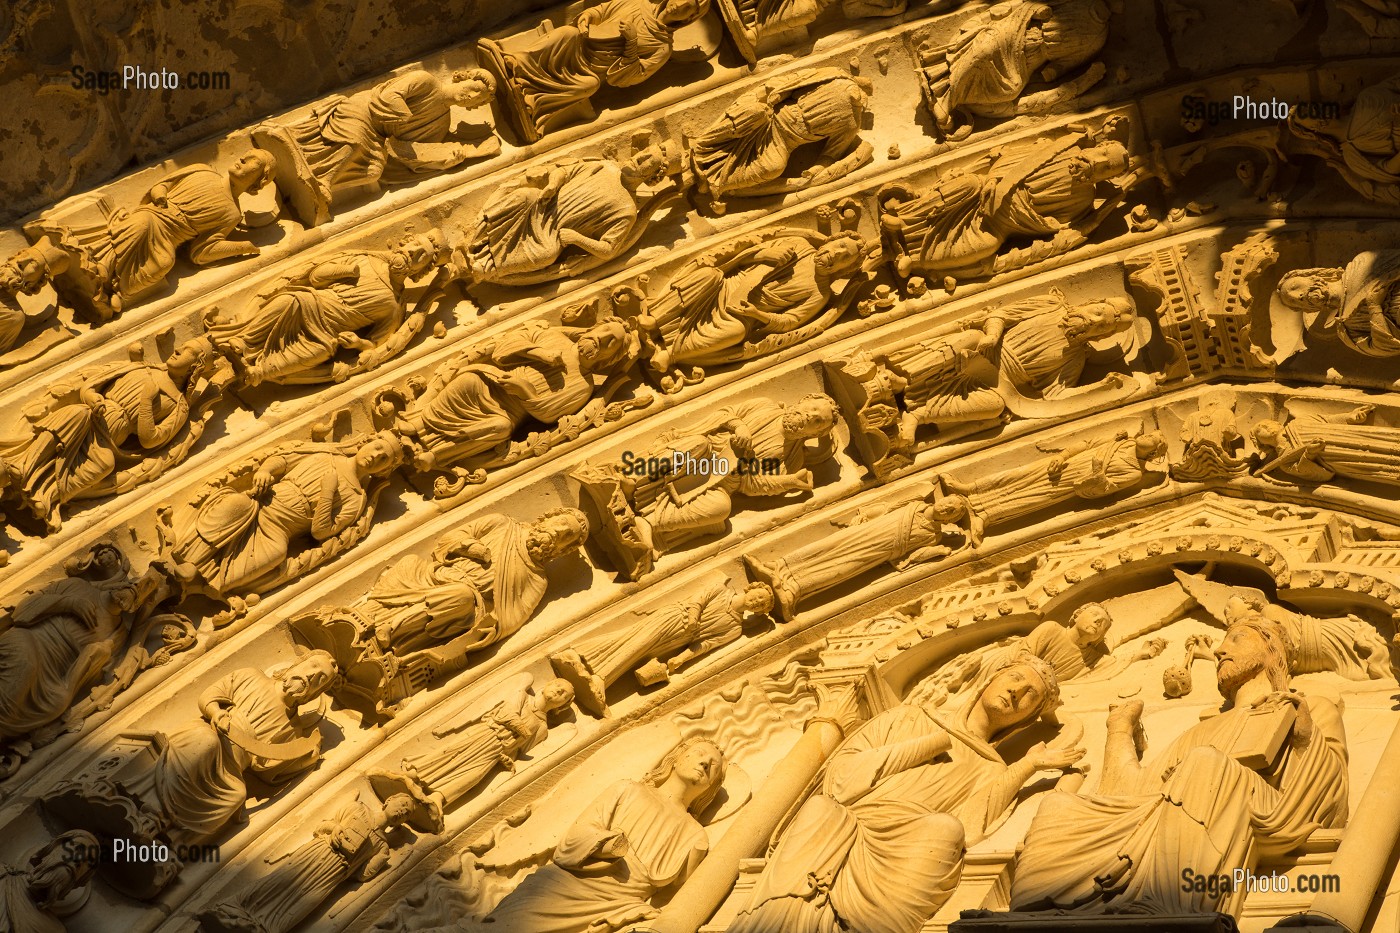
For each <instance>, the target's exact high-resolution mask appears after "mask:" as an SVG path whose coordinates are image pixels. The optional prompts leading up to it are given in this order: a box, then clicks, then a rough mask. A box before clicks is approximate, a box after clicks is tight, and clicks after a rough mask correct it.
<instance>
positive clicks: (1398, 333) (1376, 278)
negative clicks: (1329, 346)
mask: <svg viewBox="0 0 1400 933" xmlns="http://www.w3.org/2000/svg"><path fill="white" fill-rule="evenodd" d="M1278 297H1279V300H1281V301H1282V302H1283V303H1284V304H1285V305H1287V306H1288V307H1290V308H1293V309H1294V310H1297V311H1302V312H1304V313H1310V314H1316V315H1317V319H1316V320H1315V321H1314V322H1313V326H1316V327H1319V328H1321V329H1323V330H1326V331H1332V332H1334V333H1336V335H1337V337H1338V338H1339V339H1340V340H1341V341H1342V343H1344V344H1346V345H1347V346H1348V347H1350V348H1351V349H1353V350H1355V351H1356V352H1358V353H1364V354H1365V355H1366V356H1372V357H1380V358H1390V357H1395V356H1400V250H1389V249H1383V250H1367V251H1365V252H1363V253H1358V254H1357V255H1356V258H1354V259H1352V261H1351V262H1349V263H1347V264H1346V265H1345V266H1344V267H1342V268H1340V269H1338V268H1320V269H1297V270H1294V271H1293V272H1289V273H1288V274H1287V275H1285V276H1284V277H1283V278H1282V279H1280V280H1279V283H1278Z"/></svg>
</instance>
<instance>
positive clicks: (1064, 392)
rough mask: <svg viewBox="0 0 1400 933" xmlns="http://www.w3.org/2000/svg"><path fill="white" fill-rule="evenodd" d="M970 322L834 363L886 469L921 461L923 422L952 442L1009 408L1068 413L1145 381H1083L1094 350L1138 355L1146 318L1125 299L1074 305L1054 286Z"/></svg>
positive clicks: (1017, 412) (1028, 413) (879, 466)
mask: <svg viewBox="0 0 1400 933" xmlns="http://www.w3.org/2000/svg"><path fill="white" fill-rule="evenodd" d="M962 326H964V327H965V328H966V329H964V330H961V331H959V332H956V333H952V334H948V335H945V336H939V337H937V338H934V339H932V340H927V341H921V342H919V343H916V344H912V345H910V346H907V347H903V348H901V349H898V350H894V351H891V352H890V353H888V354H882V355H881V356H880V357H878V358H877V359H876V360H871V359H869V358H868V357H867V358H860V357H858V358H856V359H854V360H851V361H848V362H844V363H841V364H838V366H837V367H834V370H835V371H834V373H833V375H834V378H835V379H836V380H837V381H838V382H840V383H842V385H843V386H844V387H845V391H846V392H847V394H850V395H851V396H852V397H853V398H854V399H856V400H857V401H858V404H859V414H858V416H857V421H858V423H859V426H860V428H861V429H862V431H863V433H865V434H866V435H869V436H868V437H867V438H866V441H867V443H868V444H869V445H870V447H871V448H872V451H873V453H874V464H873V467H872V468H873V469H874V470H875V472H876V473H877V474H878V475H885V474H888V473H890V472H893V471H894V470H895V469H898V468H900V467H904V466H909V465H911V464H912V463H913V462H914V455H915V452H916V451H917V450H918V448H919V442H918V440H917V435H918V433H919V429H920V428H922V427H926V426H931V427H934V428H936V429H937V431H938V439H939V440H940V441H943V442H947V441H949V440H952V439H954V438H957V437H960V436H963V435H965V434H970V433H976V432H978V431H982V430H985V429H987V428H989V427H993V426H995V425H998V424H1001V423H1002V422H1003V421H1005V420H1007V419H1008V418H1011V417H1022V418H1049V417H1064V416H1067V415H1071V414H1073V413H1075V412H1076V411H1081V410H1083V409H1085V408H1088V407H1091V406H1094V405H1102V404H1105V403H1109V402H1112V401H1114V400H1117V399H1122V398H1125V397H1126V396H1127V395H1130V394H1131V393H1133V392H1136V391H1138V390H1139V388H1140V385H1139V383H1138V382H1137V381H1136V380H1134V379H1133V378H1132V377H1130V376H1124V375H1122V374H1120V373H1109V374H1108V375H1106V376H1105V377H1104V378H1102V379H1100V380H1098V381H1096V382H1093V383H1090V384H1087V385H1081V384H1080V378H1081V376H1082V375H1083V372H1084V368H1085V365H1086V364H1087V363H1088V362H1089V360H1090V358H1091V357H1093V356H1100V357H1107V358H1109V359H1112V358H1114V357H1117V358H1118V359H1119V360H1122V359H1125V358H1127V359H1131V358H1133V357H1135V356H1136V354H1137V347H1138V341H1139V336H1138V332H1137V327H1138V317H1137V312H1136V309H1135V308H1134V306H1133V303H1132V302H1131V301H1129V300H1128V299H1126V298H1106V299H1103V300H1101V301H1091V302H1086V303H1083V304H1078V305H1071V304H1070V303H1069V302H1068V301H1066V300H1065V296H1064V293H1063V292H1061V291H1060V290H1059V289H1051V291H1050V294H1049V295H1047V296H1045V297H1041V298H1034V299H1031V300H1029V301H1025V302H1021V303H1018V304H1014V305H1010V306H1008V307H1005V308H997V309H994V310H993V311H991V312H989V313H988V314H987V316H986V317H985V318H983V319H982V320H980V321H975V322H969V323H966V324H964V325H962ZM876 370H879V371H878V372H877V371H876Z"/></svg>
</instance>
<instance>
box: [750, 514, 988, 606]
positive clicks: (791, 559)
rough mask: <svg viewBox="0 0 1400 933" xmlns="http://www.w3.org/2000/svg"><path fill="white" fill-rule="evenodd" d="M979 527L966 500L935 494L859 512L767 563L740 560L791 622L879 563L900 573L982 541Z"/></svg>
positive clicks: (755, 560) (751, 559)
mask: <svg viewBox="0 0 1400 933" xmlns="http://www.w3.org/2000/svg"><path fill="white" fill-rule="evenodd" d="M981 531H982V530H981V527H980V525H979V521H978V519H977V518H976V517H975V516H974V515H973V514H972V511H971V508H970V506H969V505H968V501H967V497H966V496H958V495H953V496H945V495H943V494H942V491H941V490H937V489H935V490H934V491H933V492H931V493H929V494H928V495H927V496H924V497H923V498H920V499H915V500H913V501H912V502H907V503H904V504H903V505H897V506H894V507H893V508H889V509H887V510H885V511H883V512H876V513H874V514H869V513H866V512H865V510H861V512H860V514H858V515H857V516H856V517H855V519H854V520H853V521H851V522H845V523H841V524H840V526H839V530H838V531H835V532H830V533H827V534H825V535H822V536H820V537H819V538H817V539H816V540H813V541H812V543H811V544H808V545H805V546H803V547H800V548H798V549H797V550H795V551H793V552H792V553H791V554H788V555H786V556H785V557H780V558H778V559H776V560H774V561H772V562H769V561H765V560H761V559H760V558H758V557H756V556H754V555H753V554H745V555H744V566H746V567H747V568H748V571H749V575H750V576H751V577H753V578H754V579H755V580H759V581H761V582H763V583H767V584H768V585H769V586H771V587H772V588H773V590H774V592H775V593H776V594H777V597H778V616H779V617H780V618H783V619H789V618H791V617H792V616H793V615H794V614H795V613H796V612H797V604H798V603H799V602H800V601H802V600H804V599H808V598H810V597H812V596H815V595H817V594H818V593H822V592H825V591H826V590H829V589H831V588H832V587H835V586H839V585H840V584H842V583H845V582H846V581H848V580H853V579H855V578H856V577H858V576H860V575H861V574H863V573H866V572H867V571H870V570H873V569H875V568H876V567H878V566H880V565H881V564H889V565H890V566H892V567H894V569H895V570H904V569H905V568H907V567H912V566H914V565H915V564H921V563H926V562H928V561H935V560H943V559H944V558H946V557H948V556H949V555H951V554H954V553H956V552H957V551H961V550H963V549H965V548H970V547H975V546H976V545H977V543H978V542H980V541H981V537H982V535H981Z"/></svg>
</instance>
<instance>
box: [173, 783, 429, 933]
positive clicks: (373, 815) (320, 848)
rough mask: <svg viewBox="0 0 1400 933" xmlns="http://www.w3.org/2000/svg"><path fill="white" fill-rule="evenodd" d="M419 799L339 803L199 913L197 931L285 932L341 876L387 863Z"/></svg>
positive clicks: (371, 871) (373, 871)
mask: <svg viewBox="0 0 1400 933" xmlns="http://www.w3.org/2000/svg"><path fill="white" fill-rule="evenodd" d="M422 809H423V805H422V803H420V802H419V801H417V800H415V799H414V798H413V797H412V796H410V795H409V794H395V795H394V796H393V797H390V798H389V799H388V800H386V801H384V805H383V807H380V808H375V809H371V808H370V807H368V806H366V805H365V804H363V803H361V802H360V801H358V800H357V801H355V802H354V803H352V804H348V805H346V806H343V807H341V808H340V809H339V810H337V811H336V812H335V814H334V815H333V816H332V817H331V818H330V819H328V820H326V821H325V822H323V823H321V824H320V825H319V826H317V827H316V830H315V831H314V832H313V833H312V835H311V839H310V841H308V842H305V843H303V844H302V845H300V846H298V847H297V848H295V849H293V850H292V851H291V852H290V853H288V855H287V856H286V858H285V860H281V859H279V860H277V861H276V863H275V864H276V867H274V868H273V869H272V870H271V872H269V873H268V874H267V875H264V876H263V877H262V878H261V879H259V880H258V881H257V883H255V884H253V885H252V886H251V887H249V888H247V889H246V890H244V891H242V892H240V895H239V899H238V903H236V904H235V903H230V902H224V903H222V904H219V905H217V906H216V907H213V908H210V909H208V910H205V911H202V912H201V913H200V914H199V915H198V919H199V921H200V926H199V929H200V930H201V931H202V933H287V931H288V930H291V929H292V928H293V927H295V926H296V925H297V924H298V923H299V922H300V921H301V920H302V919H303V918H304V917H306V916H307V915H308V914H310V913H311V912H312V911H313V910H315V909H316V908H317V907H318V906H320V905H321V903H322V902H323V901H325V900H326V899H327V898H328V897H330V896H331V894H333V893H334V892H335V889H336V888H338V887H340V885H341V883H342V882H344V881H349V880H352V879H353V880H355V881H368V880H369V879H371V878H373V877H374V876H376V875H378V874H379V873H380V872H382V871H384V869H385V868H387V867H389V853H390V850H391V849H392V845H391V844H390V842H389V840H388V838H387V837H388V836H389V834H390V833H392V832H393V831H394V830H395V829H396V828H398V827H399V826H401V825H403V824H404V823H405V822H407V821H408V820H409V819H410V817H411V816H412V815H413V814H414V811H415V810H422Z"/></svg>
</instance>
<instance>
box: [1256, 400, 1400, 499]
mask: <svg viewBox="0 0 1400 933" xmlns="http://www.w3.org/2000/svg"><path fill="white" fill-rule="evenodd" d="M1373 410H1374V406H1372V405H1358V406H1357V407H1355V408H1353V409H1351V410H1350V411H1346V412H1339V413H1337V414H1332V415H1317V414H1311V415H1293V416H1290V417H1289V418H1288V420H1287V421H1285V422H1278V421H1274V420H1272V419H1269V420H1265V421H1261V422H1259V423H1258V424H1256V425H1255V426H1254V429H1253V430H1252V431H1251V432H1250V435H1251V436H1252V437H1253V438H1254V442H1255V443H1256V444H1258V445H1259V449H1260V450H1261V451H1262V452H1263V454H1264V457H1265V462H1264V464H1263V465H1262V466H1260V467H1259V468H1258V469H1257V470H1256V471H1255V472H1256V473H1257V474H1258V475H1260V476H1268V477H1272V478H1279V477H1282V478H1284V479H1285V480H1286V481H1288V482H1293V483H1301V484H1304V485H1316V484H1318V483H1330V482H1333V481H1334V480H1336V479H1337V477H1342V478H1343V479H1354V480H1359V481H1361V482H1364V483H1379V484H1381V485H1384V486H1400V430H1397V429H1396V428H1388V427H1382V426H1380V425H1374V424H1367V422H1368V421H1369V420H1370V418H1371V412H1372V411H1373Z"/></svg>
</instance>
